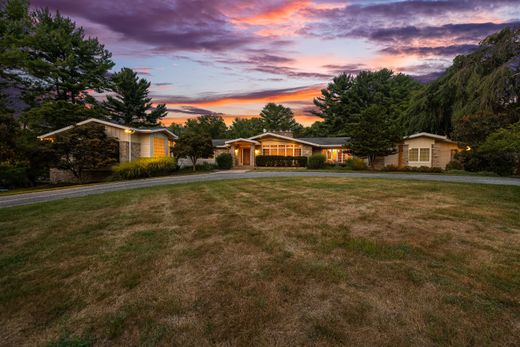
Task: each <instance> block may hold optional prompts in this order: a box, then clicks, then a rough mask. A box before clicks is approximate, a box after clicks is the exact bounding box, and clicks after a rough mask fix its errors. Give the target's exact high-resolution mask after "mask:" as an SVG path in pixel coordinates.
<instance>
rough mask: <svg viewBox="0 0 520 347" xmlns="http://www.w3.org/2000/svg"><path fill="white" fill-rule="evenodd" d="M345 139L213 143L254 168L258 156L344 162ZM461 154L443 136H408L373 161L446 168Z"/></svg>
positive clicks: (274, 136)
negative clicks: (320, 157) (318, 157)
mask: <svg viewBox="0 0 520 347" xmlns="http://www.w3.org/2000/svg"><path fill="white" fill-rule="evenodd" d="M348 140H349V138H348V137H303V138H295V137H293V135H292V133H291V132H265V133H263V134H260V135H256V136H252V137H248V138H239V139H231V140H227V139H216V140H213V146H214V147H215V156H217V155H219V154H220V153H224V152H227V153H230V154H231V156H232V157H233V162H234V165H235V166H238V167H242V166H244V167H254V166H255V162H256V157H257V156H260V155H271V156H272V155H274V156H305V157H309V156H311V155H312V154H315V153H322V154H323V155H324V156H325V158H326V159H327V161H328V162H330V163H344V162H345V161H346V160H348V159H350V158H351V157H352V155H351V154H350V151H349V150H348V147H347V146H346V144H347V141H348ZM459 151H461V148H460V147H459V146H458V144H457V143H456V142H454V141H451V140H449V139H448V138H447V137H446V136H440V135H435V134H430V133H418V134H414V135H410V136H408V137H406V138H404V139H403V141H402V142H401V143H399V144H397V145H396V153H395V154H392V155H388V156H386V157H380V158H377V159H376V163H375V166H376V168H377V167H379V168H381V167H383V166H388V165H393V166H399V167H403V166H414V167H419V166H427V167H439V168H442V169H445V168H446V165H447V164H448V163H449V162H450V161H451V159H453V156H454V155H455V154H456V153H457V152H459Z"/></svg>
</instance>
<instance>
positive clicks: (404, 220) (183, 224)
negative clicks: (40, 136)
mask: <svg viewBox="0 0 520 347" xmlns="http://www.w3.org/2000/svg"><path fill="white" fill-rule="evenodd" d="M519 208H520V189H518V188H515V187H496V186H478V185H459V184H446V183H435V182H398V181H390V180H359V179H334V178H296V179H288V178H287V179H286V178H284V179H261V180H238V181H222V182H209V183H198V184H188V185H181V186H165V187H157V188H151V189H143V190H133V191H125V192H117V193H109V194H103V195H97V196H91V197H85V198H77V199H70V200H66V201H59V202H52V203H46V204H41V205H34V206H28V207H19V208H12V209H7V210H0V326H2V329H0V344H2V345H49V344H50V345H56V346H71V345H84V346H90V345H121V346H128V345H188V346H190V345H191V346H201V345H244V346H245V345H247V346H249V345H269V346H272V345H280V346H282V345H283V346H286V345H316V346H325V345H339V344H343V345H359V346H373V345H378V346H395V345H399V346H404V345H421V346H434V345H444V346H474V345H479V346H486V345H488V346H494V345H502V346H514V345H515V344H517V342H518V341H519V340H520V301H519V298H520V214H519V212H518V211H519Z"/></svg>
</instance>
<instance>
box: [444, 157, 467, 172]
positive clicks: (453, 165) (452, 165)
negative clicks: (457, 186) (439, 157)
mask: <svg viewBox="0 0 520 347" xmlns="http://www.w3.org/2000/svg"><path fill="white" fill-rule="evenodd" d="M446 170H464V165H463V164H462V163H461V162H460V160H457V159H453V160H451V161H450V162H449V163H448V165H446Z"/></svg>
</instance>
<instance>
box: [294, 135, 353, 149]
mask: <svg viewBox="0 0 520 347" xmlns="http://www.w3.org/2000/svg"><path fill="white" fill-rule="evenodd" d="M299 139H300V140H303V141H307V142H311V143H315V144H317V145H320V146H333V147H334V146H344V145H345V144H346V143H347V141H348V140H350V137H300V138H299Z"/></svg>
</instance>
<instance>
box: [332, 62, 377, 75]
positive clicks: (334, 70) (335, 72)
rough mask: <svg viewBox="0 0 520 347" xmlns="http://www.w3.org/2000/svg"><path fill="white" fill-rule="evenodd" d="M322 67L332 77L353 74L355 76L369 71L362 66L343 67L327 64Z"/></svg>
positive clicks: (349, 65)
mask: <svg viewBox="0 0 520 347" xmlns="http://www.w3.org/2000/svg"><path fill="white" fill-rule="evenodd" d="M323 67H324V68H325V69H327V70H329V71H330V73H331V74H333V75H339V74H341V73H347V74H353V75H357V74H358V73H360V72H361V71H365V70H369V68H368V67H367V66H366V65H364V64H345V65H336V64H328V65H323Z"/></svg>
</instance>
